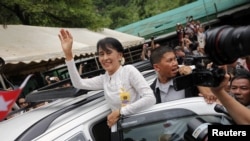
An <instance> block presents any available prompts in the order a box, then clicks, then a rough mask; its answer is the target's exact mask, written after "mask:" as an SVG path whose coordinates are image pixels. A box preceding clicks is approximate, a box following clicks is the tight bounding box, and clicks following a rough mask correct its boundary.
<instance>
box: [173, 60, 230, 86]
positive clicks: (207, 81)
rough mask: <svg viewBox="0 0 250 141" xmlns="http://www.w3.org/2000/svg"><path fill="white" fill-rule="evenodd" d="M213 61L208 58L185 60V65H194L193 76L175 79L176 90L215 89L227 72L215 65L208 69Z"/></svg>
mask: <svg viewBox="0 0 250 141" xmlns="http://www.w3.org/2000/svg"><path fill="white" fill-rule="evenodd" d="M210 62H211V61H210V60H209V58H208V57H207V56H188V57H187V58H185V59H184V64H185V65H194V66H195V69H193V70H192V73H191V74H188V75H183V76H178V77H176V78H174V79H173V85H174V89H175V90H177V91H178V90H182V89H185V88H188V87H191V86H207V87H215V86H218V85H219V84H220V82H221V81H222V80H223V79H224V76H225V71H224V70H223V69H221V68H219V67H218V66H217V65H215V64H213V65H212V66H211V68H209V69H207V67H206V66H207V64H208V63H210Z"/></svg>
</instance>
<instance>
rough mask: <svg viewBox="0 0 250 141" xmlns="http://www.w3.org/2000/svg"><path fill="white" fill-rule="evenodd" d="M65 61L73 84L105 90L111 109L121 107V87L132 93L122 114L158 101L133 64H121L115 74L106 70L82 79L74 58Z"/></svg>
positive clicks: (139, 109) (137, 110)
mask: <svg viewBox="0 0 250 141" xmlns="http://www.w3.org/2000/svg"><path fill="white" fill-rule="evenodd" d="M65 62H66V65H67V67H68V71H69V75H70V78H71V81H72V84H73V86H74V87H75V88H78V89H86V90H104V95H105V99H106V101H107V103H108V105H109V106H110V108H111V110H117V109H120V108H121V98H120V92H121V88H123V89H124V90H125V91H126V92H128V93H129V94H130V99H129V101H128V104H127V105H126V106H124V107H122V108H121V114H123V115H129V114H134V113H136V112H139V111H141V110H144V109H146V108H149V107H150V106H152V105H154V104H155V103H156V99H155V96H154V94H153V91H152V89H151V88H150V86H149V84H148V83H147V81H146V80H145V78H144V77H143V75H142V74H141V73H140V72H139V71H138V70H137V69H136V68H135V67H134V66H132V65H125V66H120V68H119V69H118V70H117V71H116V72H115V73H114V74H113V75H109V74H108V73H107V72H105V74H102V75H99V76H96V77H92V78H87V79H82V78H81V77H80V75H79V73H78V71H77V68H76V65H75V62H74V60H71V61H65Z"/></svg>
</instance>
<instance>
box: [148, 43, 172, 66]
mask: <svg viewBox="0 0 250 141" xmlns="http://www.w3.org/2000/svg"><path fill="white" fill-rule="evenodd" d="M167 52H174V50H173V49H172V48H171V47H169V46H162V47H158V48H155V49H154V50H152V52H151V55H150V63H151V65H152V66H153V65H154V64H157V63H159V62H160V61H161V59H162V57H163V55H164V54H165V53H167Z"/></svg>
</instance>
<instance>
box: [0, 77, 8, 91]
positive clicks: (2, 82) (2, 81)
mask: <svg viewBox="0 0 250 141" xmlns="http://www.w3.org/2000/svg"><path fill="white" fill-rule="evenodd" d="M0 81H1V84H2V86H3V89H5V90H6V89H7V87H6V85H5V83H4V80H3V76H2V74H0Z"/></svg>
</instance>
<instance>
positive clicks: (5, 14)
mask: <svg viewBox="0 0 250 141" xmlns="http://www.w3.org/2000/svg"><path fill="white" fill-rule="evenodd" d="M193 1H195V0H174V1H170V0H53V1H52V0H11V1H10V0H1V1H0V12H1V15H0V23H2V24H24V25H36V26H52V27H53V26H54V27H84V28H89V29H99V28H102V27H107V28H111V29H115V28H118V27H121V26H125V25H127V24H130V23H133V22H136V21H139V20H142V19H145V18H149V17H151V16H154V15H156V14H160V13H162V12H165V11H167V10H171V9H173V8H176V7H179V6H181V5H184V4H187V3H190V2H193Z"/></svg>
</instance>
